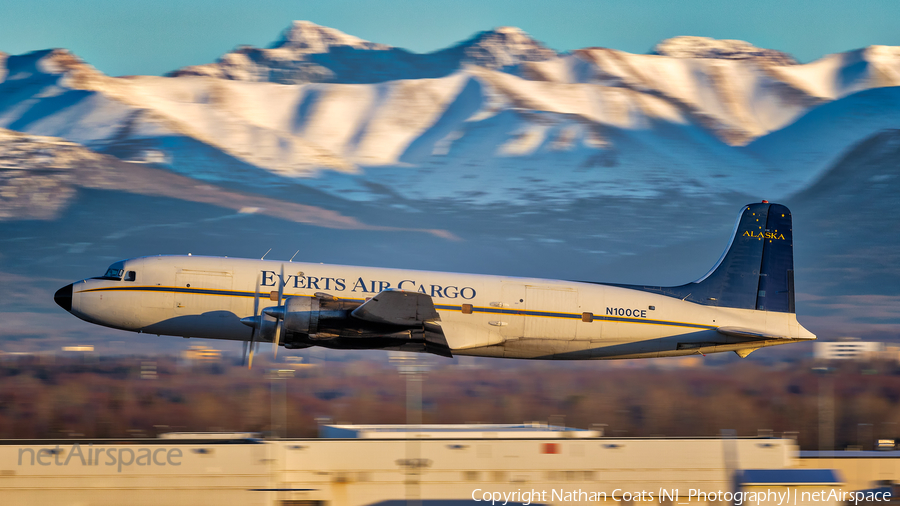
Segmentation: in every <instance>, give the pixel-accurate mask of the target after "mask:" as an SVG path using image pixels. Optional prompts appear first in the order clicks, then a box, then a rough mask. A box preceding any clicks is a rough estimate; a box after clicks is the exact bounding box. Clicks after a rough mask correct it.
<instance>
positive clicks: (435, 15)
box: [0, 0, 900, 75]
mask: <svg viewBox="0 0 900 506" xmlns="http://www.w3.org/2000/svg"><path fill="white" fill-rule="evenodd" d="M299 19H305V20H309V21H312V22H314V23H318V24H320V25H325V26H330V27H332V28H337V29H338V30H341V31H343V32H346V33H349V34H351V35H355V36H358V37H362V38H364V39H367V40H371V41H373V42H380V43H383V44H390V45H393V46H398V47H403V48H406V49H408V50H411V51H415V52H429V51H434V50H437V49H441V48H444V47H447V46H449V45H452V44H454V43H456V42H459V41H461V40H464V39H467V38H469V37H470V36H472V35H473V34H474V33H476V32H479V31H482V30H489V29H491V28H494V27H498V26H517V27H519V28H521V29H523V30H525V31H526V32H528V33H530V34H531V35H532V36H533V37H534V38H536V39H537V40H539V41H541V42H543V43H544V44H546V45H547V46H549V47H551V48H553V49H555V50H557V51H569V50H574V49H579V48H582V47H590V46H603V47H610V48H615V49H621V50H624V51H628V52H632V53H646V52H648V51H650V50H651V49H652V48H653V46H654V45H655V44H656V43H657V42H659V41H660V40H663V39H666V38H669V37H673V36H677V35H699V36H706V37H714V38H721V39H741V40H746V41H749V42H751V43H753V44H754V45H756V46H759V47H766V48H772V49H778V50H781V51H785V52H788V53H790V54H792V55H793V56H794V57H795V58H797V59H798V60H799V61H801V62H808V61H812V60H815V59H817V58H819V57H821V56H823V55H825V54H830V53H836V52H842V51H847V50H851V49H856V48H860V47H864V46H868V45H872V44H881V45H896V46H900V30H898V29H897V27H898V26H900V4H898V2H897V0H856V1H853V2H850V1H847V0H815V1H812V0H790V1H785V0H754V1H744V2H732V1H727V0H714V1H712V0H679V1H676V0H602V1H601V0H556V1H552V2H550V1H537V0H455V1H454V0H447V1H442V2H427V1H421V0H390V1H383V0H377V1H360V0H328V1H322V0H319V1H311V0H270V1H263V2H249V1H246V0H243V1H237V0H189V1H185V0H155V1H153V2H150V1H146V2H138V1H132V0H92V1H90V2H83V1H76V0H45V1H26V0H3V1H2V2H0V51H3V52H6V53H9V54H21V53H26V52H29V51H34V50H39V49H46V48H51V47H62V48H66V49H69V50H71V51H72V52H74V53H75V54H77V55H78V56H80V57H81V58H82V59H84V60H86V61H87V62H88V63H90V64H92V65H93V66H95V67H97V68H98V69H100V70H101V71H103V72H105V73H107V74H110V75H131V74H145V75H159V74H164V73H166V72H168V71H171V70H174V69H177V68H180V67H183V66H186V65H196V64H201V63H209V62H212V61H214V60H215V59H216V58H218V57H219V56H221V55H222V54H224V53H226V52H228V51H230V50H231V49H233V48H234V47H235V46H237V45H239V44H251V45H254V46H267V45H269V44H270V43H272V42H273V41H274V40H276V39H277V38H278V35H279V33H280V32H281V31H282V30H284V29H285V28H286V27H287V26H288V25H290V22H291V21H293V20H299Z"/></svg>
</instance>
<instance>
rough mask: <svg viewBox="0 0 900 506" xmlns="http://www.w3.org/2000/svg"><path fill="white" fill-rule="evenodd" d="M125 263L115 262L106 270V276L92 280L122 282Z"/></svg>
mask: <svg viewBox="0 0 900 506" xmlns="http://www.w3.org/2000/svg"><path fill="white" fill-rule="evenodd" d="M124 267H125V262H116V263H114V264H112V265H110V266H109V269H106V274H104V275H102V276H100V277H99V278H93V279H107V280H110V281H122V275H123V274H125V268H124Z"/></svg>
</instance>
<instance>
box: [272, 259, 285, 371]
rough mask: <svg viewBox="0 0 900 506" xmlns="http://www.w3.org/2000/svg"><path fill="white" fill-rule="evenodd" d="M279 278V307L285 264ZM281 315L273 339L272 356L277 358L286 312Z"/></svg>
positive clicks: (276, 323) (279, 304) (282, 293)
mask: <svg viewBox="0 0 900 506" xmlns="http://www.w3.org/2000/svg"><path fill="white" fill-rule="evenodd" d="M278 279H279V281H278V307H281V298H282V297H283V296H284V264H281V277H280V278H278ZM281 316H282V317H281V318H279V319H278V321H276V322H275V339H274V340H273V341H272V345H273V351H272V356H273V357H276V358H277V357H278V341H279V340H281V327H282V322H283V321H284V313H282V315H281Z"/></svg>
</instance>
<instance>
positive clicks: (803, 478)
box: [740, 469, 841, 485]
mask: <svg viewBox="0 0 900 506" xmlns="http://www.w3.org/2000/svg"><path fill="white" fill-rule="evenodd" d="M740 481H741V485H836V484H840V483H841V480H839V479H838V477H837V474H835V472H834V470H832V469H746V470H744V471H742V472H741V478H740Z"/></svg>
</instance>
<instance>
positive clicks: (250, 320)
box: [241, 277, 261, 369]
mask: <svg viewBox="0 0 900 506" xmlns="http://www.w3.org/2000/svg"><path fill="white" fill-rule="evenodd" d="M241 323H243V324H244V325H248V326H250V327H251V328H252V330H251V331H250V341H244V355H243V358H242V359H241V365H244V363H245V362H246V363H247V369H252V368H253V340H254V339H255V338H256V331H257V330H259V327H260V324H261V319H260V314H259V277H257V278H256V290H255V291H254V292H253V316H250V317H247V318H241ZM247 350H249V351H250V361H249V362H247Z"/></svg>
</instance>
